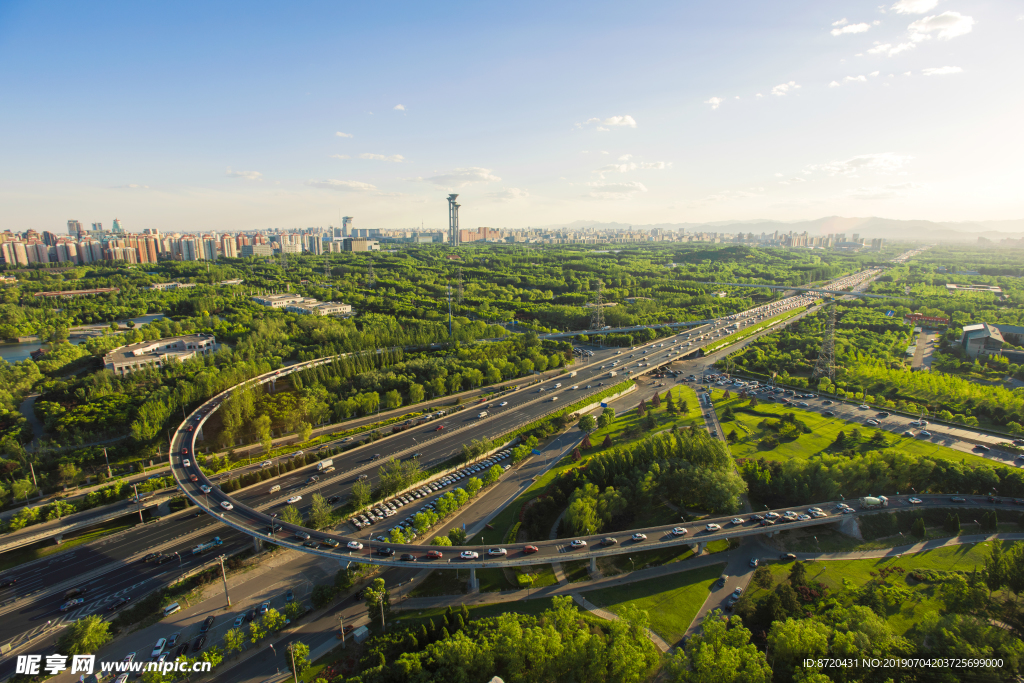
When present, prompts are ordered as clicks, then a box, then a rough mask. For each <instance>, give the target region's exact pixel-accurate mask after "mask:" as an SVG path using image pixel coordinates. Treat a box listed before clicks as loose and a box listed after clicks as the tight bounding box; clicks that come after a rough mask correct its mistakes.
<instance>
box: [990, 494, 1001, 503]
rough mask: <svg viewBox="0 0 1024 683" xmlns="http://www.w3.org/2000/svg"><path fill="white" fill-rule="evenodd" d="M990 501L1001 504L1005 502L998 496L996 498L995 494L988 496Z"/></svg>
mask: <svg viewBox="0 0 1024 683" xmlns="http://www.w3.org/2000/svg"><path fill="white" fill-rule="evenodd" d="M988 502H990V503H999V504H1002V502H1003V501H1001V500H999V499H998V498H996V497H995V496H989V497H988Z"/></svg>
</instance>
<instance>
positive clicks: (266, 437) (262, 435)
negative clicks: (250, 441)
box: [253, 415, 274, 453]
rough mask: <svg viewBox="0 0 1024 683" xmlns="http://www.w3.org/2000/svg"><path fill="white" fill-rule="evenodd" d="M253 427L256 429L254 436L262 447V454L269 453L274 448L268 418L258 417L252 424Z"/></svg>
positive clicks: (266, 416) (265, 416)
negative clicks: (255, 435) (257, 437)
mask: <svg viewBox="0 0 1024 683" xmlns="http://www.w3.org/2000/svg"><path fill="white" fill-rule="evenodd" d="M253 427H255V428H256V434H257V435H258V436H259V440H260V444H262V446H263V452H264V453H269V452H270V451H271V450H272V449H273V448H274V435H273V432H272V431H271V429H270V416H269V415H260V416H259V417H258V418H256V421H255V422H253Z"/></svg>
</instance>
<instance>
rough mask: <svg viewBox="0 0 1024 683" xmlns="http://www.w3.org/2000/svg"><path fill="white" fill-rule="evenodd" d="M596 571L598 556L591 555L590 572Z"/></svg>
mask: <svg viewBox="0 0 1024 683" xmlns="http://www.w3.org/2000/svg"><path fill="white" fill-rule="evenodd" d="M596 571H597V558H596V557H591V558H590V573H591V574H593V573H594V572H596Z"/></svg>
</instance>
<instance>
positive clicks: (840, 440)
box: [832, 431, 846, 448]
mask: <svg viewBox="0 0 1024 683" xmlns="http://www.w3.org/2000/svg"><path fill="white" fill-rule="evenodd" d="M832 445H833V446H835V447H836V448H842V447H844V446H845V445H846V432H844V431H840V432H839V433H838V434H836V440H835V441H834V442H833V443H832Z"/></svg>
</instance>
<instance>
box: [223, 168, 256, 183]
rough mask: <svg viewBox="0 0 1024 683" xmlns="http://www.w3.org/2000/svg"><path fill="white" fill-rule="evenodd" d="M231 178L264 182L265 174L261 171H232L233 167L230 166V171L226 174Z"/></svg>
mask: <svg viewBox="0 0 1024 683" xmlns="http://www.w3.org/2000/svg"><path fill="white" fill-rule="evenodd" d="M224 175H226V176H227V177H229V178H245V179H246V180H263V174H262V173H260V172H259V171H232V170H231V167H230V166H228V171H227V173H225V174H224Z"/></svg>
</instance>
